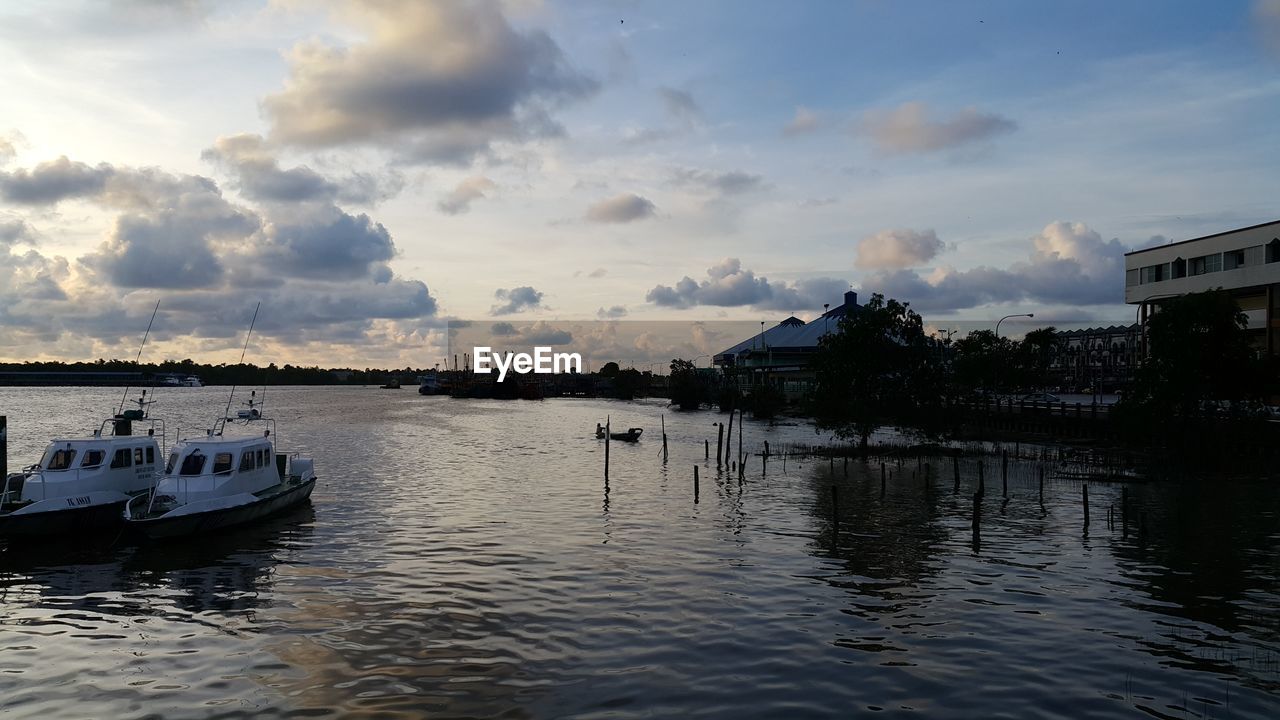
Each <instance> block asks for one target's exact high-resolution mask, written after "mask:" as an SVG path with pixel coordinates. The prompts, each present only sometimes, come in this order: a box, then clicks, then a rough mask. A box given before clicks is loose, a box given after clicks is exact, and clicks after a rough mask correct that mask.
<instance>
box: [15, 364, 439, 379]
mask: <svg viewBox="0 0 1280 720" xmlns="http://www.w3.org/2000/svg"><path fill="white" fill-rule="evenodd" d="M0 372H51V373H54V372H137V373H142V375H143V377H145V378H158V377H163V376H167V375H177V376H181V377H186V376H189V375H194V376H196V377H198V378H200V382H201V383H203V384H205V385H255V384H258V385H261V384H269V385H375V384H381V383H385V382H387V381H388V380H390V379H393V378H394V379H400V380H402V381H408V382H412V381H413V379H414V378H416V377H417V376H418V375H421V374H423V373H424V372H425V370H421V369H417V368H411V367H406V368H403V369H381V368H364V369H355V368H321V367H318V366H302V365H290V364H285V365H281V366H277V365H276V364H275V363H271V364H270V365H267V366H266V367H260V366H258V365H254V364H252V363H239V364H234V365H229V364H227V363H219V364H217V365H210V364H207V363H198V362H195V361H192V360H190V359H187V360H165V361H164V362H159V363H134V362H132V361H129V360H97V361H94V362H61V361H35V362H23V363H0Z"/></svg>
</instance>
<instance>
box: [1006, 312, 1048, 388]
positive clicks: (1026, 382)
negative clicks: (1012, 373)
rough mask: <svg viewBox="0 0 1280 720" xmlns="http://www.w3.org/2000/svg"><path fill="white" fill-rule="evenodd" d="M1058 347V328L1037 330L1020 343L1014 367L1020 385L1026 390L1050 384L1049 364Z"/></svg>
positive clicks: (1028, 334)
mask: <svg viewBox="0 0 1280 720" xmlns="http://www.w3.org/2000/svg"><path fill="white" fill-rule="evenodd" d="M1057 345H1058V331H1057V329H1056V328H1052V327H1046V328H1037V329H1035V330H1032V331H1031V332H1029V333H1027V334H1026V336H1025V337H1023V338H1022V342H1020V343H1018V346H1017V350H1016V352H1015V359H1014V365H1015V367H1016V369H1017V372H1016V377H1017V381H1018V384H1019V385H1020V386H1022V387H1024V388H1042V387H1044V386H1045V385H1047V384H1048V378H1049V364H1050V363H1052V362H1053V356H1054V349H1055V348H1056V347H1057Z"/></svg>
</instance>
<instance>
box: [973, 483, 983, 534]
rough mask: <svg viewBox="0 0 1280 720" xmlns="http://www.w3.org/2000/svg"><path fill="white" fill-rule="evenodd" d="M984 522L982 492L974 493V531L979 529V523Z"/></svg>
mask: <svg viewBox="0 0 1280 720" xmlns="http://www.w3.org/2000/svg"><path fill="white" fill-rule="evenodd" d="M980 524H982V493H980V492H976V493H974V494H973V531H974V532H977V531H978V525H980Z"/></svg>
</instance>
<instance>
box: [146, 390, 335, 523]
mask: <svg viewBox="0 0 1280 720" xmlns="http://www.w3.org/2000/svg"><path fill="white" fill-rule="evenodd" d="M248 404H249V409H248V410H241V411H239V412H238V413H237V414H236V417H234V418H228V417H224V418H219V419H218V421H217V422H216V423H215V424H214V427H213V428H212V429H210V430H207V431H206V432H205V434H204V435H203V436H198V437H194V438H186V439H182V440H178V441H177V442H175V444H174V446H173V450H172V451H171V452H170V453H169V461H168V463H167V464H166V466H165V469H164V474H163V476H162V477H161V478H160V480H159V481H158V482H157V483H156V486H155V490H154V492H152V493H149V494H146V495H143V496H139V497H137V498H134V499H133V500H132V501H130V502H129V503H128V504H127V505H126V506H125V508H124V519H125V523H126V524H127V525H128V526H129V527H131V528H134V529H136V530H138V531H140V532H142V533H143V534H145V535H147V536H148V537H152V538H162V537H174V536H179V535H192V534H196V533H203V532H208V531H211V530H216V529H220V528H225V527H230V526H233V525H240V524H242V523H246V522H250V521H253V520H257V519H259V518H263V517H266V516H268V515H271V514H274V513H277V512H280V511H283V510H286V509H288V508H291V507H294V506H296V505H298V504H300V503H302V502H305V501H306V500H307V499H308V498H310V497H311V491H312V490H313V489H314V488H315V484H316V474H315V470H314V466H313V462H312V460H311V458H304V457H301V456H299V455H297V454H292V455H288V454H285V453H277V452H276V448H275V443H274V439H273V435H274V434H275V421H274V420H272V419H270V418H267V417H263V415H262V412H261V410H260V408H259V407H257V406H256V404H255V402H254V400H253V399H250V401H249V403H248ZM236 421H240V422H242V423H243V424H244V425H245V426H246V427H247V426H249V425H251V424H254V423H261V424H262V425H263V426H265V429H264V430H263V432H262V433H261V434H254V435H245V436H240V437H228V436H226V435H225V434H224V433H225V431H226V430H227V429H228V428H229V427H233V426H234V425H235V423H236Z"/></svg>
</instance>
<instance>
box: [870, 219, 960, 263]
mask: <svg viewBox="0 0 1280 720" xmlns="http://www.w3.org/2000/svg"><path fill="white" fill-rule="evenodd" d="M944 247H945V245H943V243H942V241H941V240H939V239H938V235H937V233H935V232H934V231H933V230H911V229H908V228H898V229H893V230H881V231H880V232H878V233H876V234H874V235H868V236H867V237H865V238H863V239H862V240H861V241H860V242H859V243H858V259H857V261H856V262H855V264H856V265H857V266H858V267H859V268H863V269H869V270H874V269H895V268H907V267H911V266H913V265H919V264H921V263H924V262H928V261H930V260H932V259H933V258H934V256H936V255H937V254H938V253H940V252H942V250H943V248H944Z"/></svg>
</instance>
